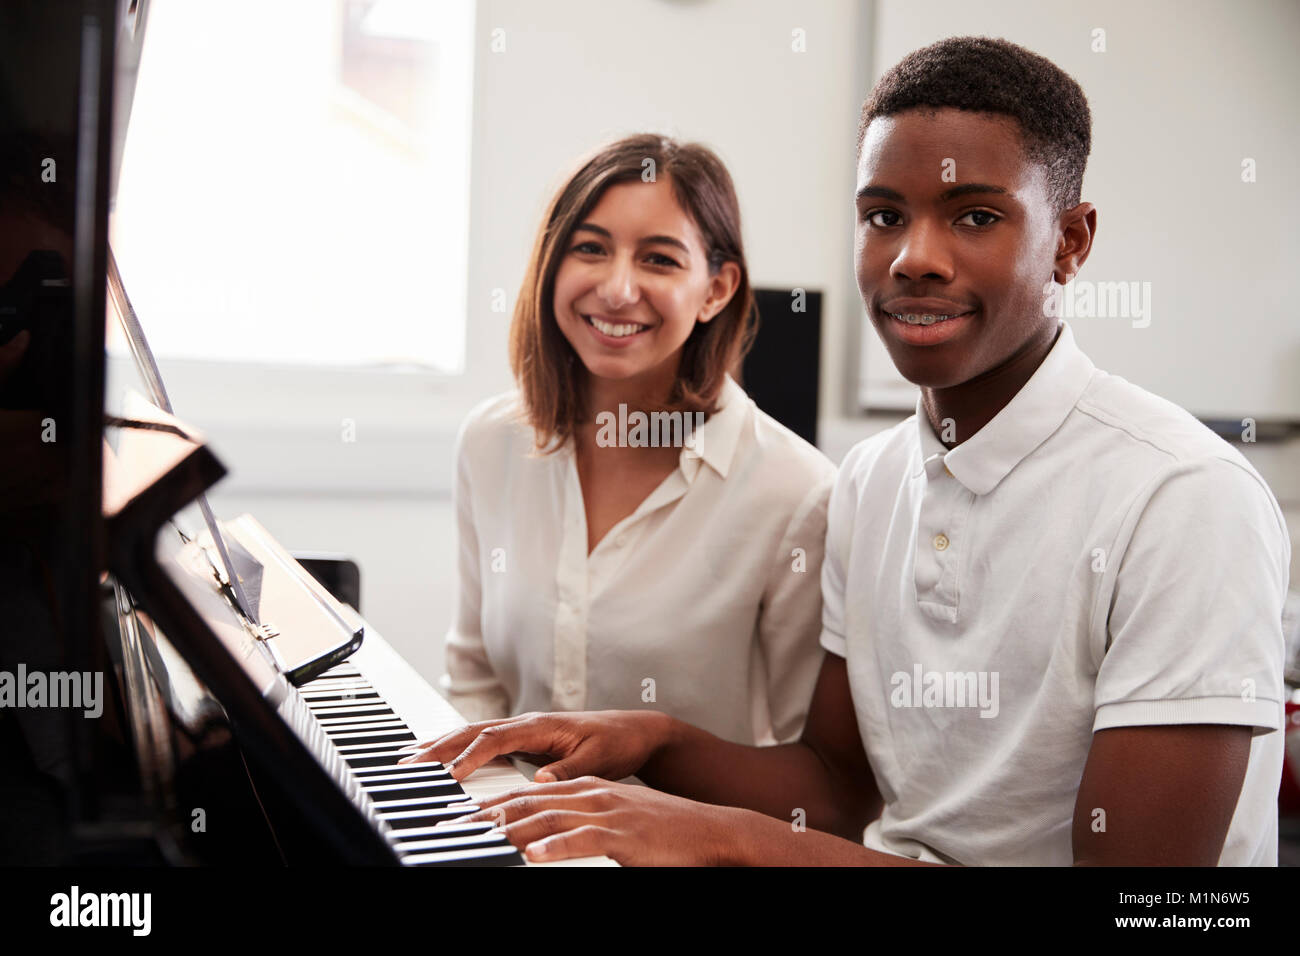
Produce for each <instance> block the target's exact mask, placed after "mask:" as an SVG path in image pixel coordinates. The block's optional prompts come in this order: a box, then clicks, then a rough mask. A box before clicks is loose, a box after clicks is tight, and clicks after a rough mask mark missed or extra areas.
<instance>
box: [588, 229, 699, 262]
mask: <svg viewBox="0 0 1300 956" xmlns="http://www.w3.org/2000/svg"><path fill="white" fill-rule="evenodd" d="M579 229H583V230H586V231H587V232H594V233H596V234H598V235H601V236H604V237H605V238H606V239H613V238H614V237H613V236H612V235H610V232H609V230H608V229H603V228H601V227H600V226H597V225H596V224H595V223H592V222H580V223H578V225H576V226H574V227H573V231H574V232H577V231H578V230H579ZM652 243H662V244H664V245H667V246H676V247H677V248H678V249H680V250H682V252H684V253H686V254H687V255H690V252H691V250H690V249H689V248H688V247H687V245H686V243H684V242H682V241H681V240H680V239H674V238H673V237H672V236H646V237H644V238H643V239H641V240H639V241H638V243H637V244H638V245H642V246H646V245H650V244H652Z"/></svg>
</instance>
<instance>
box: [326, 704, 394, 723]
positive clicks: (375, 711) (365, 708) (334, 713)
mask: <svg viewBox="0 0 1300 956" xmlns="http://www.w3.org/2000/svg"><path fill="white" fill-rule="evenodd" d="M308 711H309V712H310V713H311V715H312V717H313V718H314V719H316V720H317V721H319V720H321V719H322V718H324V719H327V720H334V719H336V718H340V717H383V716H387V715H389V714H392V713H393V709H392V708H391V707H388V706H381V705H379V704H362V705H361V706H359V707H330V708H316V707H310V708H308Z"/></svg>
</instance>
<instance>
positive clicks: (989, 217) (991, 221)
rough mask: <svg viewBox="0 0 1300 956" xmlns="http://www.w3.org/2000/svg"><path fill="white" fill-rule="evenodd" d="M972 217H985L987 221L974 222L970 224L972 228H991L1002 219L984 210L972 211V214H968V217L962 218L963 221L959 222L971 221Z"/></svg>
mask: <svg viewBox="0 0 1300 956" xmlns="http://www.w3.org/2000/svg"><path fill="white" fill-rule="evenodd" d="M972 216H983V217H984V218H985V220H986V221H984V222H972V223H971V224H970V225H972V226H991V225H993V224H994V223H995V222H997V221H999V220H1000V219H1001V218H1002V217H1001V216H995V215H994V214H993V213H991V212H985V211H984V210H983V209H972V210H971V211H970V212H968V213H966V215H964V216H962V217H961V219H958V220H957V221H958V222H961V220H962V219H969V218H971V217H972Z"/></svg>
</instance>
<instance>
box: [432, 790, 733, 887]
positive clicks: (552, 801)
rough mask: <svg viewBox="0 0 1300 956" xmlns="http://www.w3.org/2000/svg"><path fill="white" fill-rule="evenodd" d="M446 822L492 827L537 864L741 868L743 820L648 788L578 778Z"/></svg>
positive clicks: (483, 803)
mask: <svg viewBox="0 0 1300 956" xmlns="http://www.w3.org/2000/svg"><path fill="white" fill-rule="evenodd" d="M478 805H479V807H481V809H479V810H476V811H474V812H473V813H470V814H467V815H465V816H463V817H457V818H455V819H454V820H449V821H447V822H448V823H469V822H475V821H485V822H492V823H495V824H496V825H497V826H498V827H501V828H502V832H503V833H504V834H505V836H506V839H508V840H509V841H510V842H511V843H512V844H514V846H515V847H517V848H518V849H519V850H521V851H523V853H524V855H525V856H526V857H527V858H528V860H529V861H530V862H532V863H551V862H554V861H556V860H566V859H571V858H573V857H583V856H607V857H610V858H611V859H613V860H614V861H616V862H617V863H620V864H622V865H623V866H709V865H716V864H722V865H726V864H732V863H735V862H738V860H737V855H738V853H737V851H738V842H737V830H738V828H740V827H743V825H744V822H745V821H744V819H742V818H744V817H749V816H757V815H756V814H751V813H750V812H749V811H746V810H738V809H736V808H735V807H719V806H714V805H712V804H708V803H698V802H696V801H694V800H687V799H685V798H683V797H675V796H672V795H671V794H667V793H662V792H661V791H658V790H653V789H651V788H649V787H639V786H634V785H631V784H623V783H613V782H611V781H609V780H602V779H601V778H599V777H579V778H577V779H576V780H561V781H558V782H555V783H540V784H533V785H531V786H527V787H522V788H520V789H518V790H511V791H509V792H507V793H503V794H500V795H498V796H496V797H492V798H491V799H488V800H480V801H478Z"/></svg>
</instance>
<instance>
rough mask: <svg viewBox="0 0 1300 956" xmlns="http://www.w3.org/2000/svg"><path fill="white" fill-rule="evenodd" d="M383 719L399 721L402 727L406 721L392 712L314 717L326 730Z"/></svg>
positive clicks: (373, 722)
mask: <svg viewBox="0 0 1300 956" xmlns="http://www.w3.org/2000/svg"><path fill="white" fill-rule="evenodd" d="M385 721H391V722H393V723H399V724H401V725H402V726H403V727H405V726H406V721H404V720H402V718H401V717H398V716H397V715H396V714H394V713H387V714H378V715H376V714H355V715H353V716H351V717H318V718H317V719H316V723H318V724H320V725H321V726H322V727H324V728H326V729H327V730H331V729H333V728H335V727H351V726H355V725H361V726H364V725H366V724H378V723H384V722H385Z"/></svg>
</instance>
